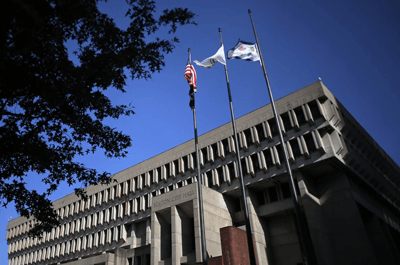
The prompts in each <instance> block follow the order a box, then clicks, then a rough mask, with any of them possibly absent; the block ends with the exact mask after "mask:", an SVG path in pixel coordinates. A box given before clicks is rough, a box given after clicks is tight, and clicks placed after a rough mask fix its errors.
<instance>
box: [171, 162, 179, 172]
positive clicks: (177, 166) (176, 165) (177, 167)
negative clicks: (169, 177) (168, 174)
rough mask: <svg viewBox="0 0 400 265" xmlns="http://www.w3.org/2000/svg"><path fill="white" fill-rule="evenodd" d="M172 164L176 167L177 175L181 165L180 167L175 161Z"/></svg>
mask: <svg viewBox="0 0 400 265" xmlns="http://www.w3.org/2000/svg"><path fill="white" fill-rule="evenodd" d="M172 163H174V165H175V175H176V174H177V173H178V172H179V170H178V169H179V165H178V160H175V161H173V162H172Z"/></svg>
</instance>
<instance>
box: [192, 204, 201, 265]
mask: <svg viewBox="0 0 400 265" xmlns="http://www.w3.org/2000/svg"><path fill="white" fill-rule="evenodd" d="M192 202H193V218H194V241H195V242H194V244H195V249H196V262H202V261H203V255H202V251H201V228H200V214H199V204H198V200H197V199H195V200H193V201H192Z"/></svg>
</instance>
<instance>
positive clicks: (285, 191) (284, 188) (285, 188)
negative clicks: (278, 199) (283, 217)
mask: <svg viewBox="0 0 400 265" xmlns="http://www.w3.org/2000/svg"><path fill="white" fill-rule="evenodd" d="M281 192H282V199H286V198H290V197H291V194H290V186H289V183H288V182H285V183H282V184H281Z"/></svg>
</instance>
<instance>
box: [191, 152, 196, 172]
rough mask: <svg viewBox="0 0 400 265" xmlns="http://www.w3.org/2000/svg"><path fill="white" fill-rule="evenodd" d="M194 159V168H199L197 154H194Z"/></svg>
mask: <svg viewBox="0 0 400 265" xmlns="http://www.w3.org/2000/svg"><path fill="white" fill-rule="evenodd" d="M192 157H193V167H194V168H197V155H196V152H194V153H192Z"/></svg>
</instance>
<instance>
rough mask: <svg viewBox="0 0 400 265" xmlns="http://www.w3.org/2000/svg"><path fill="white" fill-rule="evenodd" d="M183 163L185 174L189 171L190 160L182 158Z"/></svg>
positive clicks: (185, 157)
mask: <svg viewBox="0 0 400 265" xmlns="http://www.w3.org/2000/svg"><path fill="white" fill-rule="evenodd" d="M182 161H183V172H186V171H187V170H188V159H187V156H184V157H182Z"/></svg>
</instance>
